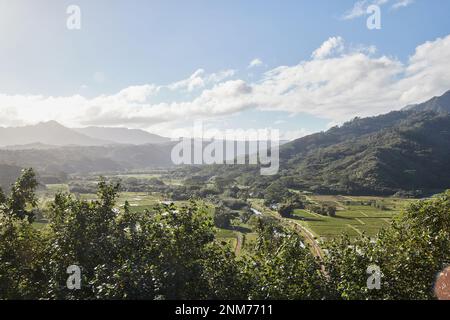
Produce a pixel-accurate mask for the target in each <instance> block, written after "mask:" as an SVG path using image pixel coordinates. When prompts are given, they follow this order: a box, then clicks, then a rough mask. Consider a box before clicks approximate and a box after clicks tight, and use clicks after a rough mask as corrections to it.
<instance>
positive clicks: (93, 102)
mask: <svg viewBox="0 0 450 320" xmlns="http://www.w3.org/2000/svg"><path fill="white" fill-rule="evenodd" d="M71 5H76V6H77V7H78V8H79V10H80V20H79V21H80V28H79V29H69V28H68V26H67V25H68V19H69V20H70V21H72V22H73V21H74V20H71V19H73V18H74V15H73V11H70V12H69V13H68V11H67V10H68V7H69V6H71ZM371 5H376V6H378V8H379V9H380V21H381V23H380V27H381V28H380V29H369V28H368V25H367V20H368V19H371V18H372V13H367V8H368V7H369V6H371ZM448 12H450V1H448V0H361V1H355V0H339V1H334V0H315V1H306V0H292V1H289V0H283V1H275V0H274V1H269V0H265V1H261V0H245V1H244V0H240V1H237V0H227V1H225V0H214V1H210V0H208V1H207V0H203V1H201V0H189V1H181V0H178V1H174V0H164V1H144V0H128V1H124V0H123V1H119V0H86V1H85V0H71V1H65V0H39V1H35V0H14V1H12V0H0V126H23V125H28V124H35V123H38V122H42V121H49V120H56V121H59V122H60V123H62V124H64V125H67V126H70V127H85V126H116V127H129V128H141V129H144V130H148V131H150V132H154V133H158V134H161V135H165V136H170V134H171V132H173V130H175V129H177V128H190V127H192V123H193V121H196V120H203V121H205V123H206V126H208V127H210V128H215V129H220V130H222V129H251V128H252V129H259V128H272V129H279V130H280V131H281V133H282V137H283V138H284V139H294V138H298V137H301V136H304V135H307V134H310V133H313V132H317V131H322V130H326V129H327V128H330V127H331V126H334V125H340V124H342V123H344V122H345V121H348V120H350V119H352V118H354V117H356V116H361V117H365V116H373V115H378V114H382V113H386V112H389V111H391V110H397V109H400V108H402V107H403V106H406V105H408V104H412V103H418V102H422V101H425V100H427V99H429V98H431V97H433V96H436V95H441V94H443V93H444V92H446V91H447V90H449V89H450V76H448V70H450V19H448ZM75 18H77V17H75Z"/></svg>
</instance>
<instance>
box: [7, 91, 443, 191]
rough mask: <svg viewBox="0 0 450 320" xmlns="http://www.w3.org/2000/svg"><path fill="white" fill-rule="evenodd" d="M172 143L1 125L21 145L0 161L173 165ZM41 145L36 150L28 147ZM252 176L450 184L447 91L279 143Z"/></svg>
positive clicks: (292, 181) (350, 184) (123, 167)
mask: <svg viewBox="0 0 450 320" xmlns="http://www.w3.org/2000/svg"><path fill="white" fill-rule="evenodd" d="M107 138H108V139H107ZM167 141H168V139H166V138H163V137H159V136H155V135H152V134H150V133H147V132H143V131H140V130H128V129H111V128H87V129H69V128H65V127H64V126H61V125H60V124H58V123H56V122H48V123H42V124H38V125H36V126H29V127H22V128H7V129H5V128H2V129H0V145H3V146H5V145H18V144H22V146H16V147H8V148H6V149H5V148H2V149H0V164H4V165H9V166H11V165H14V166H18V167H33V168H35V169H36V170H38V172H40V173H44V174H54V173H61V172H64V173H68V174H70V173H92V172H106V171H128V170H145V169H151V168H155V167H171V166H173V163H172V161H171V157H170V155H171V150H172V147H173V145H174V143H175V142H167ZM36 142H38V143H39V144H37V145H36V144H34V145H33V146H34V147H33V148H31V147H29V146H27V145H26V144H30V143H31V144H32V143H36ZM152 142H154V143H152ZM166 142H167V143H166ZM48 145H51V146H56V147H48ZM11 168H12V167H11ZM13 169H14V170H15V171H17V169H16V168H13ZM14 170H13V171H14ZM205 170H209V169H207V168H206V169H205ZM216 170H217V172H216ZM250 170H253V169H250ZM254 170H257V169H254ZM248 171H249V168H245V167H244V166H234V167H230V166H226V165H225V166H223V167H222V169H217V168H216V169H214V170H213V172H214V174H235V175H236V174H237V176H239V175H240V174H245V172H248ZM251 175H252V179H254V180H255V181H259V180H261V181H263V180H264V179H266V180H267V179H269V180H270V179H275V180H277V179H278V180H279V181H282V182H283V183H285V184H286V185H288V186H289V187H292V188H298V189H303V190H312V191H317V192H321V193H340V194H345V193H348V194H393V193H395V192H398V191H401V190H408V191H411V190H437V189H445V188H449V187H450V91H449V92H447V93H446V94H444V95H443V96H441V97H435V98H433V99H431V100H429V101H427V102H424V103H421V104H417V105H414V106H408V107H405V108H404V109H403V110H400V111H393V112H390V113H388V114H384V115H380V116H376V117H370V118H363V119H361V118H355V119H354V120H352V121H349V122H347V123H345V124H344V125H342V126H340V127H334V128H331V129H330V130H328V131H326V132H320V133H316V134H313V135H310V136H307V137H303V138H300V139H298V140H295V141H292V142H290V143H287V144H285V145H282V146H281V147H280V173H279V174H278V175H277V176H273V177H271V178H262V177H259V175H258V174H257V173H256V172H253V173H252V174H251ZM8 177H9V176H8ZM264 181H265V180H264Z"/></svg>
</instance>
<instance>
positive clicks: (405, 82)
mask: <svg viewBox="0 0 450 320" xmlns="http://www.w3.org/2000/svg"><path fill="white" fill-rule="evenodd" d="M375 52H376V50H375V48H374V47H373V46H367V47H365V46H359V47H349V46H346V44H345V41H344V39H342V38H340V37H333V38H330V39H328V40H327V41H325V42H324V43H323V44H322V46H320V47H319V48H318V49H317V50H315V51H314V52H313V53H312V56H311V59H309V60H305V61H301V62H300V63H298V64H296V65H292V66H279V67H276V68H273V69H271V70H269V71H267V72H265V73H264V74H263V75H262V77H261V78H260V79H258V81H255V82H248V81H245V80H243V79H239V78H238V77H237V76H236V74H237V73H236V71H235V70H224V71H219V72H216V73H212V74H207V73H206V72H205V71H204V70H203V69H199V70H197V71H196V72H195V73H193V74H192V75H191V76H190V77H188V78H187V79H184V80H180V81H177V82H174V83H172V84H168V85H156V84H144V85H138V86H130V87H128V88H124V89H123V90H121V91H119V92H117V93H116V94H112V95H100V96H97V97H94V98H87V97H84V96H82V95H73V96H64V97H53V96H43V95H8V94H0V125H2V126H18V125H25V124H33V123H37V122H40V121H48V120H56V121H59V122H61V123H62V124H65V125H67V126H73V127H78V126H88V125H101V126H129V127H138V128H143V129H148V130H151V131H155V132H164V131H165V130H168V129H170V128H175V127H177V126H180V124H181V123H186V121H190V120H195V119H199V118H202V119H220V118H221V117H227V116H231V115H235V114H237V113H239V112H242V111H245V110H249V109H255V110H261V111H264V110H267V111H285V112H288V113H291V114H297V113H306V114H310V115H314V116H317V117H321V118H325V119H328V120H329V121H330V122H333V123H342V122H343V121H346V120H348V119H350V118H353V117H355V116H371V115H377V114H381V113H385V112H388V111H390V110H394V109H398V108H401V107H403V106H405V105H408V104H411V103H418V102H421V101H424V100H427V99H429V98H431V97H432V96H435V95H440V94H442V93H444V92H445V91H447V90H449V89H450V77H449V76H448V70H450V35H449V36H446V37H444V38H438V39H436V40H434V41H429V42H426V43H424V44H421V45H419V46H418V47H417V48H416V50H415V52H413V53H411V55H410V57H409V59H408V61H406V62H401V61H399V60H398V59H396V58H395V57H390V56H386V55H375ZM165 91H167V92H178V93H183V92H184V93H185V92H189V96H191V97H190V98H186V99H184V100H181V101H180V99H173V100H170V99H169V100H167V101H164V102H157V103H155V102H152V101H155V100H154V98H155V97H158V96H159V95H160V94H161V93H162V92H165Z"/></svg>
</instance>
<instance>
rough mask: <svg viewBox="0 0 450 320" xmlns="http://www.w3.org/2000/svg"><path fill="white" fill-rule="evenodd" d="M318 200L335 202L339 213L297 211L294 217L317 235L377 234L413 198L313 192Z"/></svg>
mask: <svg viewBox="0 0 450 320" xmlns="http://www.w3.org/2000/svg"><path fill="white" fill-rule="evenodd" d="M309 199H310V200H312V201H314V202H316V203H328V204H331V203H332V204H334V205H335V206H336V208H337V212H336V216H335V217H329V216H322V215H319V214H316V213H313V212H310V211H307V210H300V209H297V210H295V211H294V217H293V220H295V221H297V222H298V223H300V224H301V225H302V226H304V227H305V228H307V229H308V230H310V231H311V232H312V233H313V234H314V235H315V237H316V238H321V239H327V238H335V237H337V236H339V235H341V234H346V235H348V236H350V237H356V236H358V235H362V234H365V235H367V236H369V237H373V236H375V235H376V234H377V233H378V232H379V231H380V230H381V229H382V228H383V227H386V226H387V225H388V224H390V223H391V221H392V219H393V218H394V217H395V216H397V215H398V214H399V213H400V212H401V211H402V210H403V209H404V208H405V207H406V206H407V205H408V203H410V202H411V201H414V200H406V199H398V198H390V197H356V196H352V197H344V196H317V195H316V196H310V197H309Z"/></svg>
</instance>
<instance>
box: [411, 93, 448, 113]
mask: <svg viewBox="0 0 450 320" xmlns="http://www.w3.org/2000/svg"><path fill="white" fill-rule="evenodd" d="M404 110H412V111H418V112H421V111H434V112H437V113H450V90H449V91H447V92H445V93H444V94H443V95H441V96H437V97H433V98H431V99H430V100H428V101H425V102H423V103H419V104H414V105H410V106H407V107H406V108H404Z"/></svg>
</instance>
